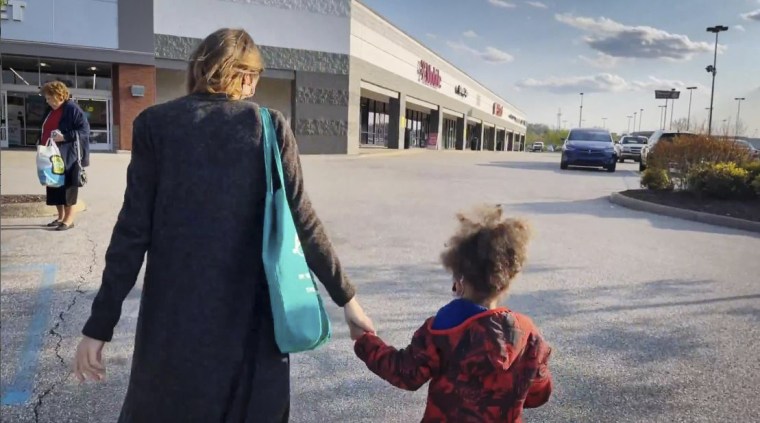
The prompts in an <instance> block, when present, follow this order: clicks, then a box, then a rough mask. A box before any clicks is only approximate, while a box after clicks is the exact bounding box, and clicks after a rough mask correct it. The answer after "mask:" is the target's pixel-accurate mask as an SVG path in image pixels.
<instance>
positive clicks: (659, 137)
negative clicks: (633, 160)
mask: <svg viewBox="0 0 760 423" xmlns="http://www.w3.org/2000/svg"><path fill="white" fill-rule="evenodd" d="M682 135H695V134H694V133H693V132H678V131H663V130H662V129H659V130H657V131H654V134H652V136H651V137H649V141H648V142H647V145H645V146H644V147H643V148H642V149H641V157H639V172H643V171H645V170H646V168H647V162H649V160H650V159H651V157H650V155H651V152H652V150H653V149H654V146H655V145H657V143H658V142H660V141H666V142H673V140H674V139H676V138H678V137H680V136H682Z"/></svg>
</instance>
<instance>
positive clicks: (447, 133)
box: [442, 119, 457, 150]
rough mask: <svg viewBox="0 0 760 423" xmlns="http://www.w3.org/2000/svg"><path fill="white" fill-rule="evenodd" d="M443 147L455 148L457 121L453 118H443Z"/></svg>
mask: <svg viewBox="0 0 760 423" xmlns="http://www.w3.org/2000/svg"><path fill="white" fill-rule="evenodd" d="M442 138H443V148H444V149H445V150H452V149H454V148H456V142H457V121H456V120H453V119H444V120H443V134H442Z"/></svg>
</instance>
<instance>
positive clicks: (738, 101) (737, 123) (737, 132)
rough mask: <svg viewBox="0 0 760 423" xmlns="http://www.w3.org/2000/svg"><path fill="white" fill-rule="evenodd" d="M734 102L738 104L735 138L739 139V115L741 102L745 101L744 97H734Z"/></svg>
mask: <svg viewBox="0 0 760 423" xmlns="http://www.w3.org/2000/svg"><path fill="white" fill-rule="evenodd" d="M734 100H736V102H737V103H739V107H738V109H737V110H736V137H737V138H738V137H739V113H741V112H742V101H744V100H746V98H744V97H736V98H735V99H734Z"/></svg>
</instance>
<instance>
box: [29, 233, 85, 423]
mask: <svg viewBox="0 0 760 423" xmlns="http://www.w3.org/2000/svg"><path fill="white" fill-rule="evenodd" d="M87 241H88V242H89V244H90V246H91V249H90V253H91V254H90V264H89V266H88V267H87V270H85V271H84V272H83V273H82V274H80V275H79V277H78V278H77V286H76V288H75V289H74V295H73V296H72V298H71V301H69V303H68V304H67V305H66V307H65V308H64V310H62V311H61V312H60V313H58V318H57V319H56V322H55V324H54V325H53V327H52V328H50V330H49V331H48V334H49V335H50V336H52V337H55V338H57V340H56V343H55V348H54V349H53V351H54V352H55V356H56V357H57V358H58V361H59V362H60V364H61V366H63V368H64V369H67V367H68V366H66V360H64V358H63V356H62V355H61V344H63V335H62V334H61V333H60V332H59V331H58V330H59V328H60V327H61V325H62V324H63V323H64V321H65V320H66V318H65V315H66V314H67V313H68V312H70V311H71V309H72V308H74V306H75V305H76V303H77V300H78V299H79V297H81V296H82V294H84V293H85V292H86V291H85V290H83V289H82V286H83V285H84V284H85V282H86V281H87V279H88V277H89V276H91V275H92V273H93V272H94V271H95V264H96V261H97V247H98V245H97V243H96V242H95V241H94V240H93V239H92V237H91V236H90V235H89V234H87ZM68 378H69V372H66V373H64V375H63V376H62V377H61V378H59V379H58V380H56V381H54V382H53V383H52V384H51V385H50V386H49V387H48V388H47V389H46V390H45V391H43V392H42V394H40V395H39V396H38V397H37V402H36V404H35V405H34V421H35V423H39V421H40V409H41V408H42V403H43V401H44V400H45V398H46V397H47V396H48V395H50V394H51V393H52V392H53V390H55V388H57V387H58V386H59V385H60V384H61V383H63V382H64V381H65V380H66V379H68Z"/></svg>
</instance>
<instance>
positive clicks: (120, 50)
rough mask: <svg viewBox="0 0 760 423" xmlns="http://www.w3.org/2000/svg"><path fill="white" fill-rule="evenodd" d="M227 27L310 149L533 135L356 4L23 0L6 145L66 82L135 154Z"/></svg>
mask: <svg viewBox="0 0 760 423" xmlns="http://www.w3.org/2000/svg"><path fill="white" fill-rule="evenodd" d="M180 3H181V5H180ZM180 6H181V7H180ZM225 26H227V27H240V28H244V29H246V30H247V31H249V32H250V33H251V35H252V36H253V37H254V39H255V40H256V42H257V44H259V45H260V46H261V49H262V53H263V55H264V59H265V63H266V67H267V69H266V71H265V73H264V74H263V76H262V80H261V82H260V83H259V86H258V87H257V90H256V95H255V97H254V101H256V102H258V103H259V104H262V105H265V106H268V107H271V108H274V109H277V110H280V111H281V112H283V113H284V115H285V116H286V117H287V118H288V119H289V121H290V124H291V126H292V128H293V131H294V132H295V134H296V138H297V139H298V143H299V148H300V150H301V152H302V153H305V154H355V153H358V152H359V151H360V148H390V149H406V148H409V149H411V148H426V149H460V150H461V149H477V150H481V149H484V150H497V151H504V150H513V149H518V146H520V145H522V143H523V141H524V137H525V117H524V115H523V114H522V113H521V112H520V111H519V110H518V109H516V108H515V107H514V106H512V105H511V104H509V103H508V102H507V101H505V100H503V99H501V98H499V97H498V96H497V95H495V94H494V93H493V92H491V91H490V90H488V89H487V88H486V87H484V86H482V85H481V84H479V83H478V82H477V81H475V80H473V79H472V78H470V77H469V76H467V75H466V74H465V73H464V72H462V71H460V70H459V69H457V68H456V67H454V66H453V65H451V64H449V63H447V62H446V61H445V60H443V59H442V58H440V57H439V56H437V55H436V54H435V53H433V52H432V51H430V50H429V49H427V48H426V47H425V46H423V45H422V44H420V43H419V42H417V41H415V40H414V39H412V38H411V37H409V36H408V35H406V34H404V33H403V32H402V31H401V30H399V29H398V28H396V27H394V26H393V25H392V24H390V23H389V22H387V21H386V20H385V19H383V18H382V17H381V16H379V15H377V14H376V13H374V12H373V11H371V10H370V9H369V8H367V7H366V6H364V5H363V4H361V3H359V2H358V1H356V0H322V1H315V0H282V1H280V2H277V3H273V2H272V1H271V0H183V1H182V2H179V1H178V0H132V1H129V2H128V1H126V0H71V1H66V2H63V1H56V0H35V1H31V0H9V1H8V4H7V5H6V6H4V7H3V10H2V34H0V36H2V38H3V42H2V45H0V53H2V57H1V58H0V61H2V85H1V86H0V96H2V98H0V106H1V107H2V110H0V117H2V125H0V141H1V142H2V146H3V147H8V146H10V147H14V146H31V145H34V144H35V143H36V142H37V139H38V138H39V133H40V129H41V126H42V115H43V113H44V111H45V103H44V99H43V98H42V97H41V96H39V94H38V93H39V87H40V86H41V85H42V84H44V83H45V82H48V81H51V80H61V81H64V82H65V83H66V84H67V85H68V86H69V88H70V91H71V93H72V96H73V98H74V100H75V101H77V102H78V103H79V104H80V106H81V107H82V108H83V109H84V110H85V112H87V114H88V117H89V119H90V124H91V126H92V137H91V139H92V142H93V149H101V150H129V149H130V148H131V122H132V120H133V119H134V118H135V117H136V116H137V114H138V113H139V112H140V111H141V110H143V109H144V108H145V107H148V106H150V105H152V104H155V103H160V102H164V101H169V100H171V99H174V98H177V97H180V96H182V95H184V94H185V69H186V67H187V58H188V57H189V55H190V53H191V52H192V50H193V48H194V47H195V46H196V45H197V43H198V42H199V41H200V39H202V38H203V37H205V36H206V35H208V34H209V33H211V32H212V31H214V30H216V29H218V28H220V27H225Z"/></svg>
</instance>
